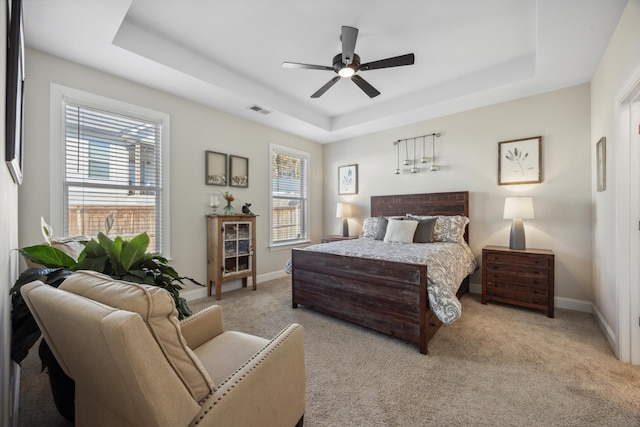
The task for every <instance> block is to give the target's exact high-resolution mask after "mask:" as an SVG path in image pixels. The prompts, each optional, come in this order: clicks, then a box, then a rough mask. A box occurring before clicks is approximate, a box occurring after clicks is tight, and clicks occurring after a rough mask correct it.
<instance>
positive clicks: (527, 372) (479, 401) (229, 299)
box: [20, 277, 640, 427]
mask: <svg viewBox="0 0 640 427" xmlns="http://www.w3.org/2000/svg"><path fill="white" fill-rule="evenodd" d="M290 286H291V285H290V280H289V278H288V277H287V278H284V279H278V280H273V281H270V282H266V283H261V284H259V286H258V290H257V291H256V292H252V291H250V290H248V289H241V290H237V291H232V292H227V293H225V294H223V300H222V301H220V302H219V304H220V305H222V306H223V307H224V319H225V327H226V329H235V330H240V331H244V332H249V333H253V334H256V335H260V336H263V337H268V338H270V337H271V336H273V335H275V334H276V333H277V332H278V331H280V329H282V328H283V327H284V326H286V325H287V324H288V323H291V322H298V323H300V324H302V325H303V326H304V327H305V357H306V366H307V396H306V400H307V411H306V415H305V426H307V427H315V426H431V425H438V426H440V425H446V426H550V425H554V426H640V367H638V366H631V365H628V364H625V363H621V362H619V361H618V360H616V359H615V357H614V356H613V354H612V352H611V350H610V348H609V346H608V344H607V342H606V340H605V338H604V337H603V335H602V333H601V332H600V330H599V329H598V326H597V325H596V323H595V321H594V319H593V317H592V316H591V315H589V314H586V313H577V312H572V311H567V310H556V318H555V319H549V318H547V317H546V316H545V315H544V314H542V313H539V312H533V311H528V310H524V309H519V308H515V307H510V306H502V305H497V304H490V305H486V306H484V305H482V304H480V302H479V296H478V295H473V294H471V295H469V294H467V295H465V296H464V297H463V298H462V303H463V316H462V317H461V319H460V320H458V321H457V322H455V323H454V324H453V325H450V326H443V327H442V328H441V329H440V330H439V331H438V333H437V334H436V336H435V338H434V339H433V340H432V341H431V342H430V344H429V355H427V356H424V355H421V354H420V353H419V352H418V349H417V347H416V346H414V345H412V344H409V343H405V342H403V341H400V340H398V339H394V338H391V337H387V336H385V335H382V334H378V333H376V332H373V331H370V330H367V329H364V328H361V327H358V326H354V325H351V324H348V323H346V322H343V321H340V320H336V319H333V318H331V317H328V316H325V315H322V314H319V313H316V312H313V311H311V310H308V309H305V308H303V307H301V308H298V309H292V308H291V297H290ZM212 303H215V301H214V300H213V299H201V300H198V301H194V302H192V303H191V304H190V306H191V307H192V308H193V309H199V308H202V307H205V306H207V305H209V304H212ZM22 375H23V378H22V384H23V387H22V391H21V411H20V425H21V426H36V425H38V426H44V425H50V426H58V425H68V424H67V423H64V422H61V421H60V417H59V416H58V415H57V413H56V412H55V409H53V404H52V403H51V401H50V397H49V392H48V389H47V388H46V387H47V386H48V385H47V383H46V381H45V375H41V374H39V373H38V365H37V355H34V354H30V356H29V358H28V360H26V361H25V362H24V364H23V374H22Z"/></svg>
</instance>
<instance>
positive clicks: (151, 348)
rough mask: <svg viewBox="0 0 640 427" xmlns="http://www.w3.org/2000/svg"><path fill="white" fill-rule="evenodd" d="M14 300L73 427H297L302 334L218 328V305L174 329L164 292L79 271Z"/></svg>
mask: <svg viewBox="0 0 640 427" xmlns="http://www.w3.org/2000/svg"><path fill="white" fill-rule="evenodd" d="M22 295H23V296H24V299H25V300H26V302H27V304H28V306H29V309H30V310H31V312H32V313H33V315H34V317H35V319H36V321H37V323H38V326H39V327H40V329H41V331H42V333H43V336H44V339H45V340H46V341H47V344H48V345H49V347H50V348H51V350H52V352H53V354H54V355H55V357H56V359H57V360H58V362H59V363H60V365H61V367H62V369H63V370H64V371H65V372H66V373H67V375H69V376H70V377H71V378H72V379H73V380H74V381H75V387H76V391H75V393H76V396H75V422H76V425H79V426H88V425H91V426H136V427H139V426H170V427H175V426H234V427H236V426H294V425H298V426H302V421H303V415H304V410H305V368H304V350H303V329H302V326H300V325H297V324H292V325H289V326H288V327H287V328H285V329H284V330H283V331H281V332H280V333H279V334H278V335H276V337H275V338H273V339H272V340H271V341H269V340H266V339H264V338H259V337H256V336H252V335H248V334H245V333H242V332H234V331H225V330H224V327H223V321H222V308H221V307H219V306H212V307H209V308H207V309H205V310H203V311H201V312H199V313H197V314H195V315H193V316H191V317H189V318H187V319H185V320H184V321H182V322H180V321H178V318H177V312H176V309H175V305H174V302H173V299H172V297H171V296H170V295H169V293H168V292H167V291H165V290H164V289H161V288H158V287H155V286H147V285H139V284H135V283H128V282H123V281H117V280H114V279H112V278H110V277H109V276H105V275H103V274H99V273H96V272H89V271H78V272H75V273H74V274H72V275H71V276H70V277H69V278H68V279H67V280H65V281H64V282H63V283H62V285H61V286H60V288H54V287H52V286H49V285H45V284H42V283H41V282H38V281H36V282H32V283H30V284H28V285H25V286H24V287H23V288H22Z"/></svg>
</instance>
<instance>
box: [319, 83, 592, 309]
mask: <svg viewBox="0 0 640 427" xmlns="http://www.w3.org/2000/svg"><path fill="white" fill-rule="evenodd" d="M589 98H590V95H589V85H588V84H585V85H580V86H576V87H571V88H568V89H563V90H558V91H554V92H550V93H546V94H542V95H538V96H532V97H529V98H524V99H520V100H516V101H511V102H506V103H502V104H496V105H492V106H489V107H485V108H480V109H477V110H472V111H468V112H464V113H460V114H455V115H450V116H446V117H442V118H438V119H434V120H428V121H424V122H420V123H416V124H413V125H410V126H404V127H400V128H397V129H392V130H389V131H385V132H379V133H374V134H371V135H364V136H361V137H358V138H353V139H349V140H345V141H341V142H336V143H333V144H328V145H326V146H325V150H324V159H325V160H324V173H325V176H326V177H327V179H326V185H325V207H324V215H325V222H324V227H325V233H334V234H335V233H338V232H339V229H340V220H339V219H336V218H335V205H336V202H338V201H340V200H344V201H350V202H352V203H354V204H356V205H357V208H358V209H357V211H358V212H357V216H358V218H357V219H353V220H352V221H351V227H352V228H353V230H352V233H354V232H355V233H357V232H359V230H360V224H361V222H362V219H363V218H364V217H366V216H368V215H369V198H370V196H372V195H381V194H396V193H397V194H411V193H429V192H440V191H461V190H468V191H469V192H470V193H471V202H470V217H471V224H470V244H471V249H472V250H473V252H474V254H475V255H476V257H477V259H478V260H479V259H480V254H481V251H482V247H483V246H485V245H507V246H508V241H509V229H510V225H511V224H510V221H508V220H504V219H502V213H503V208H504V198H505V196H510V195H514V194H515V195H527V196H531V197H533V202H534V210H535V219H532V220H525V230H526V238H527V246H528V247H532V248H547V249H551V250H553V251H554V253H555V255H556V264H555V266H556V276H555V277H556V282H555V284H556V290H555V295H556V297H561V298H565V299H575V300H580V301H591V298H592V290H591V239H592V233H591V207H590V204H591V171H590V162H591V157H590V144H589V142H590V140H591V138H590V128H589V112H590V109H589V108H590V101H589ZM433 132H439V133H441V134H442V136H441V137H440V138H438V139H437V150H436V157H437V159H438V163H439V164H440V165H441V170H440V171H439V172H430V171H426V172H420V173H417V174H411V173H403V174H401V175H394V173H393V170H394V168H395V167H396V147H394V146H393V145H392V143H393V141H395V140H398V139H403V138H409V137H413V136H418V135H424V134H429V133H433ZM538 135H541V136H542V168H543V182H542V183H541V184H535V185H508V186H498V184H497V171H498V164H497V162H498V142H499V141H506V140H512V139H519V138H527V137H533V136H538ZM400 161H401V162H402V157H401V159H400ZM352 163H357V164H358V168H359V178H360V180H359V194H358V195H357V196H349V197H346V196H343V197H338V195H337V186H338V184H337V168H338V166H340V165H347V164H352ZM473 282H475V283H481V277H480V274H479V273H477V274H476V275H475V276H474V278H473ZM565 302H567V303H571V302H572V301H565Z"/></svg>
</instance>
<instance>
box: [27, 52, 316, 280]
mask: <svg viewBox="0 0 640 427" xmlns="http://www.w3.org/2000/svg"><path fill="white" fill-rule="evenodd" d="M26 59H27V64H26V66H27V69H28V70H29V85H28V86H27V89H26V98H27V102H26V118H25V125H26V129H25V139H26V141H27V145H26V149H27V151H26V164H25V169H26V172H25V183H24V185H23V186H22V188H21V190H20V213H21V222H20V245H21V246H24V245H28V244H34V243H38V242H39V241H40V240H41V239H42V237H41V235H40V232H39V224H40V216H41V215H43V216H45V217H48V216H49V176H50V167H49V155H48V154H49V147H50V145H49V144H50V129H51V125H50V117H49V115H50V112H49V91H50V85H51V83H57V84H60V85H63V86H67V87H72V88H74V89H79V90H82V91H86V92H90V93H93V94H96V95H100V96H105V97H109V98H112V99H115V100H118V101H122V102H127V103H130V104H134V105H138V106H141V107H145V108H150V109H153V110H156V111H160V112H164V113H168V114H169V115H170V116H171V155H170V158H171V165H170V167H171V218H170V220H171V256H172V258H173V260H172V262H171V263H172V265H173V267H174V268H175V269H176V270H177V271H178V272H179V273H180V274H182V275H185V276H189V277H193V278H195V279H196V280H198V281H200V282H201V283H206V265H207V264H206V222H205V217H204V215H205V214H207V213H208V211H209V207H208V202H209V194H210V193H212V192H213V191H214V190H222V191H224V190H229V191H231V192H232V194H233V195H234V196H235V197H236V200H237V201H236V202H234V206H236V208H237V209H238V210H239V209H240V207H241V206H242V204H244V203H245V202H250V203H252V206H251V209H252V211H253V212H254V213H256V214H257V215H260V216H259V217H258V220H257V246H258V247H257V257H258V258H257V268H258V271H257V273H258V275H259V276H260V275H265V274H268V273H273V272H278V271H281V270H282V269H283V266H284V263H285V262H286V260H287V259H288V257H289V255H290V251H289V250H280V251H270V250H269V249H268V247H267V245H268V239H269V233H268V226H269V194H270V189H269V173H268V167H269V161H268V160H269V143H277V144H280V145H284V146H290V147H295V148H297V149H299V150H304V151H307V152H309V153H311V174H310V180H311V189H310V194H311V208H310V212H311V229H312V237H313V238H314V239H315V240H319V239H320V232H321V229H322V218H321V206H322V162H323V158H322V146H321V145H319V144H317V143H314V142H311V141H308V140H305V139H302V138H299V137H297V136H293V135H290V134H287V133H284V132H281V131H278V130H276V129H273V128H269V127H266V126H263V125H260V124H256V123H253V122H250V121H247V120H244V119H240V118H237V117H234V116H231V115H228V114H226V113H222V112H220V111H217V110H213V109H211V108H207V107H204V106H202V105H199V104H196V103H193V102H190V101H187V100H184V99H181V98H178V97H175V96H172V95H168V94H166V93H163V92H159V91H157V90H154V89H150V88H148V87H144V86H140V85H138V84H136V83H132V82H130V81H126V80H122V79H119V78H116V77H114V76H111V75H108V74H105V73H102V72H99V71H96V70H93V69H90V68H86V67H83V66H80V65H78V64H75V63H71V62H68V61H65V60H62V59H60V58H56V57H53V56H50V55H47V54H44V53H42V52H38V51H35V50H27V56H26ZM205 150H213V151H218V152H222V153H227V154H236V155H239V156H244V157H248V158H249V188H247V189H240V188H229V187H227V188H225V187H214V186H208V185H205V184H204V165H205V160H204V157H205V154H204V153H205ZM56 233H62V230H54V234H56ZM314 233H315V234H314ZM231 286H233V284H231Z"/></svg>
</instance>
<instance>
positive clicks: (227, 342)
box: [193, 331, 269, 384]
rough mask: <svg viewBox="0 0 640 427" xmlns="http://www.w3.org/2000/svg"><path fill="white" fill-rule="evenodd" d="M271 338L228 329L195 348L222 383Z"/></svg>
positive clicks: (205, 365) (215, 380)
mask: <svg viewBox="0 0 640 427" xmlns="http://www.w3.org/2000/svg"><path fill="white" fill-rule="evenodd" d="M267 344H269V340H267V339H264V338H260V337H256V336H254V335H249V334H245V333H243V332H237V331H226V332H223V333H221V334H220V335H218V336H217V337H215V338H214V339H212V340H209V341H207V342H205V343H204V344H202V345H201V346H199V347H198V348H195V349H194V350H193V351H195V353H196V354H197V355H198V357H199V358H200V360H202V363H203V364H204V367H205V368H206V369H207V372H209V374H211V376H212V377H213V380H214V382H215V383H216V384H221V383H222V382H223V381H224V380H226V379H227V378H229V377H230V376H231V375H233V373H234V372H235V371H236V370H237V369H238V368H240V367H241V366H242V365H243V364H244V363H245V362H246V361H247V360H249V359H250V358H251V356H253V355H254V354H256V353H257V352H258V351H260V349H261V348H262V347H264V346H266V345H267Z"/></svg>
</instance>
